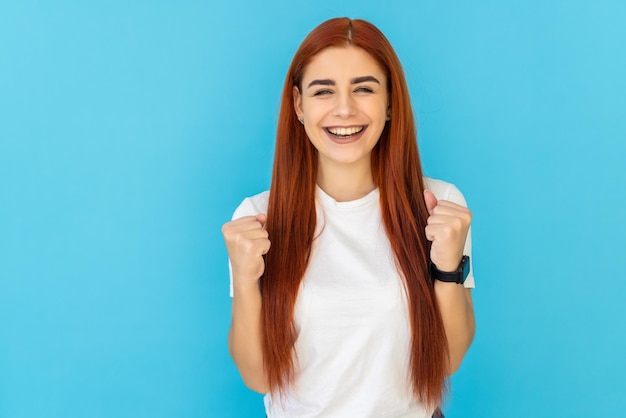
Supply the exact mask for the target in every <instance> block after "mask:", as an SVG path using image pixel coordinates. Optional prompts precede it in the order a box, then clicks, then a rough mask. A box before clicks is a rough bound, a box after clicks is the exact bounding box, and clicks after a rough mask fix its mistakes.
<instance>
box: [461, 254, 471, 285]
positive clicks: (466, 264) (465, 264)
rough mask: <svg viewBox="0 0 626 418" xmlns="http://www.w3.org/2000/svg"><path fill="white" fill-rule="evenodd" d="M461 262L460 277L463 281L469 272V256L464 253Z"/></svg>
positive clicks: (463, 281)
mask: <svg viewBox="0 0 626 418" xmlns="http://www.w3.org/2000/svg"><path fill="white" fill-rule="evenodd" d="M462 263H463V278H462V279H461V283H465V279H467V276H469V272H470V262H469V257H468V256H466V255H464V256H463V261H462Z"/></svg>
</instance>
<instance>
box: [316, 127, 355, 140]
mask: <svg viewBox="0 0 626 418" xmlns="http://www.w3.org/2000/svg"><path fill="white" fill-rule="evenodd" d="M364 129H365V126H352V127H349V128H324V130H325V131H326V132H328V133H329V134H330V135H332V136H334V137H335V138H340V139H347V138H351V137H353V136H354V135H357V134H359V133H361V132H363V130H364Z"/></svg>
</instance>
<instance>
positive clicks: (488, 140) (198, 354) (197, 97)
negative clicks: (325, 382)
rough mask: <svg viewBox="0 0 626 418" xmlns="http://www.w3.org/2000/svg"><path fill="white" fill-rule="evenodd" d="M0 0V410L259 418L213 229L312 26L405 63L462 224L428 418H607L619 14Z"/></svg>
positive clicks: (621, 178) (376, 4)
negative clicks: (233, 350) (462, 266)
mask: <svg viewBox="0 0 626 418" xmlns="http://www.w3.org/2000/svg"><path fill="white" fill-rule="evenodd" d="M506 3H507V4H505V3H504V2H488V1H474V2H456V4H454V5H453V4H449V3H445V4H444V3H442V2H435V1H416V2H408V1H407V2H389V3H384V2H380V1H361V0H359V1H356V0H351V1H344V2H337V1H317V2H301V3H294V2H290V1H283V2H278V1H270V2H249V3H246V2H243V1H231V2H219V3H215V4H211V3H207V2H202V1H180V2H169V1H159V2H151V1H145V0H140V1H135V2H118V1H114V2H109V1H108V2H101V1H99V2H91V3H88V4H87V3H84V2H73V1H55V2H38V1H25V2H2V3H0V41H1V42H0V417H3V418H4V417H6V418H27V417H28V418H30V417H253V416H256V417H262V416H263V408H262V399H261V396H260V395H256V394H254V393H252V392H250V391H248V390H247V389H246V388H245V387H244V385H243V383H242V382H241V379H240V378H239V376H238V374H237V371H236V369H235V367H234V365H233V364H232V361H231V360H230V358H229V356H228V351H227V346H226V337H227V332H228V325H229V319H230V318H229V315H230V298H229V297H228V269H227V257H226V251H225V248H224V245H223V241H222V237H221V231H220V228H221V225H222V224H223V223H224V222H225V221H227V220H228V219H229V218H230V216H231V214H232V211H233V210H234V209H235V207H236V206H237V205H238V204H239V202H240V201H241V199H243V198H244V197H245V196H248V195H251V194H254V193H257V192H260V191H262V190H265V189H267V188H268V186H269V181H270V174H271V165H272V155H273V141H274V129H275V124H276V115H277V110H278V106H279V97H280V92H281V88H282V84H283V79H284V76H285V73H286V70H287V67H288V65H289V62H290V60H291V57H292V55H293V53H294V52H295V50H296V48H297V46H298V44H299V43H300V42H301V40H302V39H303V38H304V36H305V35H306V34H307V33H308V32H309V31H310V30H311V29H313V27H315V26H316V25H317V24H319V23H321V22H322V21H324V20H326V19H328V18H331V17H335V16H344V15H347V16H350V17H360V18H365V19H367V20H370V21H372V22H373V23H375V24H376V25H377V26H378V27H379V28H380V29H381V30H382V31H383V32H384V33H385V34H386V35H387V37H388V38H389V39H390V41H391V43H392V44H393V45H394V47H395V48H396V51H397V53H398V55H399V56H400V59H401V61H402V63H403V65H404V68H405V71H406V75H407V80H408V83H409V88H410V90H411V94H412V98H413V105H414V110H415V113H416V117H417V120H418V124H419V146H420V150H421V153H422V159H423V164H424V167H425V171H426V173H427V174H428V175H430V176H432V177H437V178H443V179H445V180H448V181H450V182H453V183H455V184H456V185H457V186H459V188H460V189H461V190H462V191H463V192H464V194H465V196H466V198H467V200H468V203H469V205H470V207H471V209H472V210H473V212H474V223H473V239H474V269H475V275H476V283H477V288H476V290H475V291H474V300H475V309H476V318H477V334H476V338H475V341H474V344H473V346H472V348H471V349H470V351H469V353H468V355H467V357H466V359H465V361H464V364H463V366H462V367H461V369H460V370H459V372H458V373H457V374H456V375H455V376H454V377H453V378H452V393H451V395H450V397H449V399H448V402H447V404H446V405H445V411H446V415H447V416H448V417H451V418H454V417H587V416H618V415H619V414H620V413H624V411H626V398H625V397H624V393H625V392H626V385H625V384H624V375H625V373H626V361H625V360H624V353H625V352H626V329H625V326H624V323H623V318H624V314H623V298H624V294H625V293H626V284H625V280H624V279H623V273H622V270H623V260H624V256H623V253H624V250H625V249H626V248H625V247H626V246H625V245H624V237H625V236H626V226H625V222H624V219H623V217H624V215H623V213H624V209H623V208H624V206H625V205H626V175H625V171H624V168H623V167H624V163H623V162H624V161H625V160H626V145H625V140H626V124H625V121H626V82H625V79H626V78H625V77H624V74H626V54H624V43H625V42H626V30H625V29H624V27H625V26H624V22H625V21H626V6H625V5H624V3H623V2H620V1H617V0H615V1H597V2H583V1H564V0H560V1H550V2H543V1H536V0H535V1H528V2H506Z"/></svg>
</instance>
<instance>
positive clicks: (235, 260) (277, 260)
mask: <svg viewBox="0 0 626 418" xmlns="http://www.w3.org/2000/svg"><path fill="white" fill-rule="evenodd" d="M470 222H471V213H470V211H469V210H468V209H467V208H466V207H465V200H464V199H463V196H462V195H461V193H460V192H459V191H458V190H457V189H456V188H455V187H454V186H452V185H451V184H448V183H445V182H443V181H440V180H434V179H429V178H425V177H423V176H422V169H421V165H420V161H419V155H418V151H417V143H416V130H415V123H414V120H413V112H412V110H411V105H410V101H409V94H408V91H407V86H406V82H405V79H404V75H403V72H402V67H401V65H400V62H399V60H398V58H397V57H396V55H395V52H394V51H393V48H392V47H391V45H390V44H389V42H388V41H387V39H386V38H385V37H384V35H383V34H382V33H381V32H380V31H379V30H378V29H377V28H376V27H374V26H373V25H372V24H370V23H368V22H365V21H362V20H350V19H347V18H340V19H333V20H330V21H327V22H324V23H323V24H321V25H320V26H318V27H317V28H316V29H315V30H313V32H311V33H310V34H309V36H307V38H306V39H305V40H304V42H303V43H302V45H301V46H300V48H299V49H298V51H297V52H296V55H295V57H294V59H293V61H292V64H291V66H290V68H289V71H288V73H287V78H286V81H285V85H284V89H283V95H282V104H281V109H280V115H279V123H278V129H277V135H276V153H275V161H274V172H273V177H272V185H271V189H270V190H269V191H268V192H264V193H261V194H259V195H256V196H253V197H251V198H247V199H245V200H244V201H243V202H242V204H241V205H240V206H239V208H237V210H236V211H235V214H234V215H233V220H232V221H231V222H228V223H226V224H225V225H224V227H223V234H224V238H225V241H226V246H227V249H228V254H229V258H230V264H231V273H232V274H231V285H232V293H231V296H232V297H233V299H232V303H233V311H232V312H233V313H232V322H231V328H230V334H229V348H230V352H231V355H232V357H233V359H234V361H235V363H236V365H237V367H238V369H239V372H240V373H241V376H242V378H243V379H244V381H245V383H246V384H247V385H248V386H249V387H250V388H251V389H253V390H255V391H258V392H261V393H265V394H266V396H265V407H266V412H267V415H268V416H269V417H283V416H297V417H348V416H358V417H423V418H426V417H431V416H435V415H437V414H439V412H438V408H437V405H438V404H440V402H441V401H442V399H443V396H444V393H445V388H446V379H447V376H449V375H450V374H452V373H454V371H455V370H456V369H457V368H458V366H459V364H460V363H461V360H462V359H463V357H464V355H465V353H466V351H467V349H468V348H469V345H470V343H471V341H472V338H473V335H474V314H473V307H472V300H471V295H470V290H469V288H472V287H473V285H474V279H473V274H472V271H471V265H470V260H469V255H470V252H471V243H470V237H469V226H470Z"/></svg>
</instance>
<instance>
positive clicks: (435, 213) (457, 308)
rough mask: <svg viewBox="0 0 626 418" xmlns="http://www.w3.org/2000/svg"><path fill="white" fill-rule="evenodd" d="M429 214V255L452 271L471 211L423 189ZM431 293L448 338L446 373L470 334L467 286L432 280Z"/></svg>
mask: <svg viewBox="0 0 626 418" xmlns="http://www.w3.org/2000/svg"><path fill="white" fill-rule="evenodd" d="M424 199H425V201H426V206H427V208H428V212H429V214H430V217H429V218H428V225H427V226H426V237H427V238H428V239H429V240H430V241H431V242H432V245H431V250H430V259H431V261H432V262H433V263H434V264H435V266H437V268H438V269H439V270H442V271H454V270H455V269H456V268H457V266H458V265H459V263H460V261H461V257H462V256H463V248H464V246H465V242H466V239H467V234H468V231H469V226H470V223H471V221H472V213H471V212H470V211H469V209H467V208H466V207H465V206H462V205H458V204H456V203H453V202H450V201H446V200H439V201H438V200H437V199H436V197H435V196H434V195H433V194H432V193H431V192H430V191H425V192H424ZM434 286H435V296H436V298H437V303H438V305H439V311H440V314H441V319H442V320H443V325H444V329H445V332H446V336H447V339H448V350H449V354H450V358H449V360H450V363H449V366H448V373H449V374H453V373H454V372H456V371H457V370H458V368H459V366H460V365H461V361H462V360H463V357H464V356H465V353H466V352H467V350H468V349H469V346H470V344H471V343H472V340H473V338H474V331H475V322H474V308H473V304H472V296H471V293H470V289H466V288H465V287H464V286H462V285H459V284H456V283H445V282H440V281H438V280H435V284H434Z"/></svg>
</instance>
